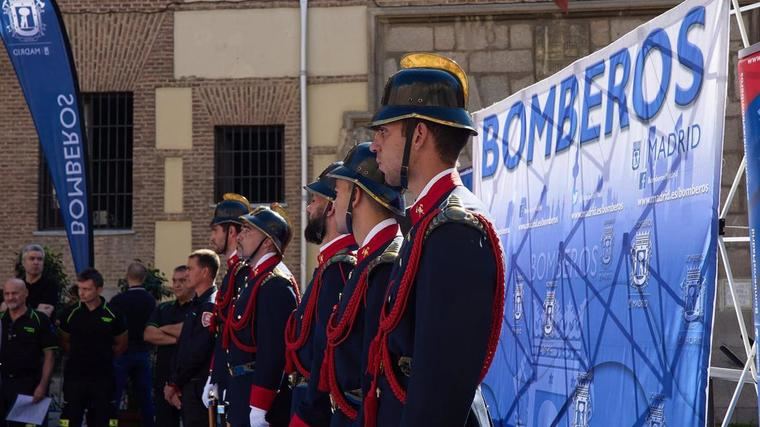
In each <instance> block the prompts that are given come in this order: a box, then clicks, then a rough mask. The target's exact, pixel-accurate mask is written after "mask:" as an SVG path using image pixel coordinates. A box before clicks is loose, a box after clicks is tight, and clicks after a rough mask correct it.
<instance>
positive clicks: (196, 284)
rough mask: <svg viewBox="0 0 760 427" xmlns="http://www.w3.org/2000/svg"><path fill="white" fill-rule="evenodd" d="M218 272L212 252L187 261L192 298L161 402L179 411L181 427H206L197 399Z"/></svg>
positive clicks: (205, 374) (207, 359) (209, 342)
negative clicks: (163, 401) (193, 294)
mask: <svg viewBox="0 0 760 427" xmlns="http://www.w3.org/2000/svg"><path fill="white" fill-rule="evenodd" d="M218 271H219V256H218V255H217V254H216V253H214V251H211V250H208V249H199V250H197V251H195V252H193V253H192V254H190V257H189V258H188V259H187V272H188V276H189V279H190V281H189V286H190V288H191V289H193V291H194V292H195V297H194V298H193V301H192V303H191V304H192V305H191V308H190V311H189V312H188V313H187V316H186V317H185V321H184V322H183V324H182V332H181V333H180V335H179V340H178V341H177V354H176V356H177V357H176V358H175V360H174V370H173V371H172V374H171V377H170V378H169V382H168V384H167V385H166V386H165V387H164V398H165V399H166V400H167V401H168V402H169V403H171V404H172V405H173V406H174V407H175V408H179V409H181V411H182V425H183V426H184V427H195V426H204V427H205V426H208V413H207V412H206V407H205V406H204V405H203V401H202V400H201V395H202V394H203V387H204V385H205V384H206V378H207V377H208V367H209V363H210V362H211V352H212V351H213V349H214V332H213V330H212V328H210V326H211V319H212V317H213V313H214V298H215V297H216V286H214V281H215V280H216V273H217V272H218Z"/></svg>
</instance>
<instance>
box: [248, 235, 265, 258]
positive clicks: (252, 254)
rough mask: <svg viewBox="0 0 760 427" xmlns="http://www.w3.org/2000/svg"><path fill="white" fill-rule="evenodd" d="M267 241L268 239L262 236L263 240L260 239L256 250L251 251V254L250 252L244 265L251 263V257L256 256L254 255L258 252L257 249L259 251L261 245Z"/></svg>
mask: <svg viewBox="0 0 760 427" xmlns="http://www.w3.org/2000/svg"><path fill="white" fill-rule="evenodd" d="M267 239H268V237H266V236H264V238H263V239H261V241H260V242H259V245H258V246H256V249H254V250H253V252H251V256H249V257H248V258H247V259H246V260H245V263H246V264H250V263H251V260H252V259H253V257H254V256H255V255H256V253H257V252H258V251H259V249H261V245H263V244H264V242H266V240H267Z"/></svg>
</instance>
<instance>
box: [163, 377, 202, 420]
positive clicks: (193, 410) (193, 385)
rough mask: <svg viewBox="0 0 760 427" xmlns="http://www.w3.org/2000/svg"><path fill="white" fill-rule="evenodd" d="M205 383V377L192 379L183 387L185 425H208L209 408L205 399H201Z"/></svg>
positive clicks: (183, 418) (183, 417)
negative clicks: (204, 401) (205, 404)
mask: <svg viewBox="0 0 760 427" xmlns="http://www.w3.org/2000/svg"><path fill="white" fill-rule="evenodd" d="M205 385H206V379H205V378H203V379H194V380H190V382H188V383H187V384H185V386H184V387H182V411H181V412H182V426H183V427H208V409H206V407H205V406H203V400H201V395H202V394H203V386H205ZM156 425H162V424H156Z"/></svg>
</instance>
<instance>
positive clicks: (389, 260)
mask: <svg viewBox="0 0 760 427" xmlns="http://www.w3.org/2000/svg"><path fill="white" fill-rule="evenodd" d="M403 242H404V238H403V237H401V236H397V237H395V238H394V239H393V240H392V241H391V243H390V244H389V245H388V246H387V247H386V248H385V250H384V251H383V253H381V254H380V255H378V256H377V257H376V258H375V259H373V260H372V261H370V262H369V264H367V275H368V276H369V275H370V274H372V270H374V269H375V267H377V266H378V265H381V264H393V263H394V262H396V259H398V254H399V252H400V251H401V244H402V243H403Z"/></svg>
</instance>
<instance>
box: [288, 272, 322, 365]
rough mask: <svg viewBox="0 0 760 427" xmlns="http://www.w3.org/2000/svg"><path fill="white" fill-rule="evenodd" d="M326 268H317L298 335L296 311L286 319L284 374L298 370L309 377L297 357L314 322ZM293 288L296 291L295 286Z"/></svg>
mask: <svg viewBox="0 0 760 427" xmlns="http://www.w3.org/2000/svg"><path fill="white" fill-rule="evenodd" d="M326 266H327V264H326V263H325V264H323V265H321V266H319V268H318V269H317V271H316V273H315V274H314V283H312V284H311V287H312V288H311V289H312V292H311V294H310V295H309V301H307V302H306V308H305V309H304V312H303V317H302V321H301V322H302V323H301V333H300V335H298V336H296V335H297V334H296V332H297V331H296V329H297V325H298V319H297V318H296V314H297V312H298V309H296V310H293V312H292V313H291V314H290V317H289V318H288V323H286V325H285V372H286V373H292V372H295V371H296V370H298V372H299V373H300V374H301V375H303V376H304V377H306V378H307V379H308V378H309V377H310V376H311V372H309V370H308V369H306V367H304V366H303V364H302V363H301V360H300V358H299V357H298V350H300V349H301V348H302V347H303V346H304V345H305V344H306V341H307V340H308V339H309V334H310V333H311V326H312V324H313V323H314V321H315V320H316V317H317V316H316V313H317V302H318V301H319V291H320V289H321V288H322V273H324V271H325V267H326ZM295 288H296V289H298V287H297V286H296V287H295Z"/></svg>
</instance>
